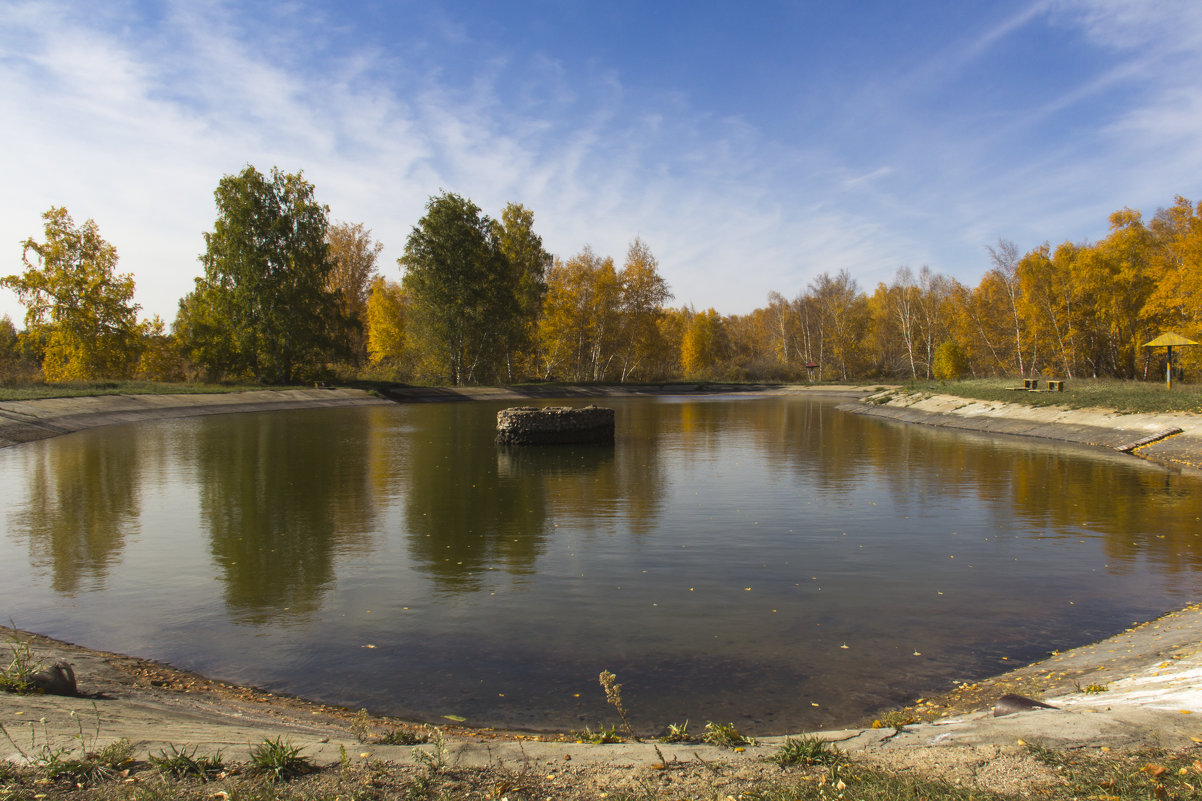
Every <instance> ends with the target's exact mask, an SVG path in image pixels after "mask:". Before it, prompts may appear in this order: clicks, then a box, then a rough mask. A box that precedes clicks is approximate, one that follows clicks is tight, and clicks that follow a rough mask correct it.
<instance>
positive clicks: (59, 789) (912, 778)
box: [0, 739, 1202, 801]
mask: <svg viewBox="0 0 1202 801" xmlns="http://www.w3.org/2000/svg"><path fill="white" fill-rule="evenodd" d="M812 744H815V745H817V747H816V748H810V747H809V746H810V745H812ZM791 746H792V747H791ZM799 746H800V747H799ZM365 747H369V746H365ZM419 753H420V754H421V755H422V756H423V757H424V758H423V759H419V760H418V761H419V762H420V763H421V764H419V765H397V764H395V763H389V762H384V761H381V760H377V759H374V758H372V756H371V754H370V752H367V751H365V752H363V753H361V754H347V753H344V754H343V756H342V759H341V760H340V761H339V762H337V763H334V764H332V765H328V766H318V765H315V764H314V763H313V762H312V761H310V760H309V759H307V758H306V757H305V756H304V755H303V753H300V752H299V751H298V750H297V749H294V748H291V747H290V745H289V744H288V742H287V741H284V740H280V739H277V740H274V741H273V740H268V741H265V742H264V743H263V744H261V746H259V749H258V750H257V751H256V752H255V755H254V757H253V759H252V762H251V763H249V764H234V763H226V762H224V761H223V760H222V758H221V757H220V755H215V756H214V755H208V756H200V757H198V756H197V755H196V753H195V751H194V750H189V749H186V748H185V749H171V750H169V751H167V752H164V753H162V754H160V755H157V756H155V755H152V756H151V757H150V759H149V760H148V761H145V762H143V761H138V760H135V759H134V758H133V757H132V749H131V747H130V745H129V743H128V742H127V741H120V742H117V743H113V744H110V745H108V746H106V747H105V748H102V749H100V750H99V751H97V752H95V753H82V752H80V753H69V752H61V751H60V752H45V753H42V752H39V753H37V754H32V755H27V756H28V757H29V760H30V763H31V764H29V765H27V766H25V767H16V766H14V765H12V764H11V763H2V762H0V799H5V801H8V800H9V799H12V801H16V799H21V800H22V801H25V800H26V799H28V800H29V801H33V800H34V799H44V798H63V799H95V801H134V800H135V799H137V801H160V800H161V801H167V799H195V801H202V799H203V800H207V801H211V800H212V799H226V800H227V801H230V800H232V799H241V800H242V801H252V800H253V801H293V800H294V799H295V801H300V800H301V799H330V800H331V801H333V799H346V800H347V801H350V800H351V799H355V800H356V801H358V800H362V801H368V799H404V800H405V801H427V800H428V801H434V800H435V799H439V800H445V801H458V800H459V799H463V800H464V801H466V800H467V799H473V801H475V800H476V799H492V800H493V801H501V800H502V799H504V800H505V801H536V800H537V801H541V799H552V798H554V799H560V800H561V801H586V799H588V800H590V801H591V799H608V801H680V800H681V799H686V798H688V799H714V800H715V801H726V800H727V799H731V798H738V799H747V801H752V800H755V801H809V800H810V799H812V800H813V801H833V800H834V799H860V800H861V801H873V800H879V801H886V800H888V801H895V800H896V799H915V801H917V800H918V799H949V800H950V799H960V800H961V801H973V800H974V799H975V801H987V800H988V801H1011V800H1012V799H1018V798H1029V797H1031V796H1032V795H1035V796H1036V797H1039V798H1048V799H1106V801H1128V799H1130V801H1135V799H1141V800H1142V799H1177V798H1182V799H1184V798H1197V797H1198V787H1199V782H1200V781H1202V763H1199V762H1198V761H1197V759H1196V757H1195V755H1194V754H1192V753H1190V754H1186V753H1170V752H1166V751H1163V750H1155V751H1141V752H1135V753H1125V754H1118V753H1105V752H1096V753H1093V754H1082V753H1079V752H1071V753H1066V752H1058V751H1052V750H1048V749H1045V748H1041V747H1039V746H1035V745H1030V746H1026V754H1023V755H1021V756H1020V757H1019V758H1020V759H1021V760H1022V761H1023V762H1025V763H1026V764H1027V765H1028V767H1027V768H1026V770H1024V771H1022V774H1023V775H1022V776H1021V778H1019V777H1015V778H1018V779H1019V780H1018V781H1017V782H1009V781H1008V782H1007V784H1009V785H1010V786H1008V787H1007V788H1006V791H1001V792H999V791H998V788H995V787H982V786H980V784H976V786H973V785H974V783H973V782H967V783H964V784H961V783H959V782H955V781H948V780H945V779H941V778H937V777H932V776H924V775H916V774H915V773H914V772H913V771H910V770H888V769H882V768H879V767H873V766H871V765H868V764H865V763H862V762H860V761H858V760H855V759H852V758H849V757H848V756H847V755H844V754H841V753H839V751H838V750H837V749H836V748H834V747H833V746H829V745H827V744H825V743H822V742H821V741H814V742H813V743H810V742H802V741H791V745H790V742H787V743H786V744H785V745H784V746H782V747H781V749H780V751H778V752H777V753H776V754H774V755H772V756H771V757H769V758H768V759H766V760H763V761H761V762H759V763H758V764H757V763H752V764H747V763H745V762H744V763H738V762H736V763H735V764H731V763H727V762H724V761H705V760H701V759H700V758H698V759H697V760H695V761H694V760H690V761H687V762H676V761H671V762H667V763H659V764H657V765H648V766H640V767H636V766H626V767H624V768H604V769H593V768H588V767H584V768H579V769H578V768H572V767H570V766H560V765H554V766H547V765H534V764H531V763H524V764H515V765H511V766H506V765H502V764H497V765H494V766H491V767H487V768H470V769H465V768H459V767H456V766H454V764H452V762H450V761H448V760H447V758H446V756H447V755H446V754H445V753H442V752H440V751H439V750H438V749H437V746H435V747H433V748H432V749H426V750H423V751H421V752H419ZM978 781H979V780H978Z"/></svg>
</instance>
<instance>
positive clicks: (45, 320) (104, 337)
mask: <svg viewBox="0 0 1202 801" xmlns="http://www.w3.org/2000/svg"><path fill="white" fill-rule="evenodd" d="M42 219H43V220H44V221H45V222H44V228H45V241H44V242H37V241H35V240H34V239H33V238H32V237H31V238H29V239H26V240H25V242H24V243H23V244H24V251H23V253H22V256H21V260H22V262H23V263H24V264H25V272H24V273H22V274H20V275H10V276H7V277H5V278H0V286H5V287H8V288H9V289H12V290H13V291H14V292H16V293H17V297H18V299H19V300H20V301H21V303H22V304H23V305H24V306H25V310H26V311H25V328H26V332H27V334H28V335H29V336H31V337H33V338H35V339H38V340H40V341H41V342H42V343H43V345H44V348H45V351H44V354H45V355H44V358H43V361H42V373H43V375H44V376H45V378H46V380H47V381H52V382H61V381H86V380H91V379H96V378H124V377H127V376H129V375H130V374H131V373H132V371H133V369H134V367H135V365H136V364H137V360H138V352H139V346H140V342H141V328H140V326H139V325H138V322H137V314H138V309H139V308H140V307H139V306H138V305H137V304H136V303H134V302H133V298H134V279H133V276H131V275H118V274H117V272H116V267H117V249H116V248H115V247H113V246H112V245H110V244H109V243H108V242H105V241H104V239H102V238H101V236H100V230H99V228H97V226H96V223H95V222H93V221H92V220H88V221H87V222H85V223H84V224H83V226H81V227H76V225H75V223H74V221H73V220H72V219H71V215H70V214H69V213H67V210H66V209H64V208H57V207H56V208H51V209H50V210H49V211H47V212H46V213H45V214H43V215H42Z"/></svg>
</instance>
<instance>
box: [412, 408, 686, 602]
mask: <svg viewBox="0 0 1202 801" xmlns="http://www.w3.org/2000/svg"><path fill="white" fill-rule="evenodd" d="M638 414H639V413H638V412H635V413H634V415H635V416H637V415H638ZM411 419H413V420H414V421H415V423H417V430H416V431H415V432H413V433H412V434H411V435H410V437H409V441H408V443H407V446H406V447H407V452H408V456H409V458H408V459H407V467H406V470H407V473H408V481H407V489H408V493H407V502H406V506H405V510H406V511H405V526H406V530H407V531H408V533H409V538H410V553H411V555H412V556H413V558H414V561H415V563H416V565H417V566H418V567H419V568H420V569H422V570H424V571H425V572H427V573H429V574H430V575H431V576H432V577H433V578H434V579H435V580H436V581H437V583H438V585H439V587H440V588H441V589H443V590H447V591H452V592H471V591H475V590H478V589H480V588H481V587H482V586H483V583H484V574H485V573H486V572H487V571H489V570H491V569H496V568H501V569H502V570H504V571H506V572H507V573H509V574H510V575H513V576H526V575H531V574H533V573H534V571H535V563H536V561H537V559H538V557H539V556H540V555H542V554H543V553H544V552H545V551H546V548H547V545H548V538H549V537H550V536H551V533H552V531H554V530H555V526H558V527H559V530H560V531H562V532H564V533H566V532H568V531H589V530H594V529H596V528H598V527H602V526H605V525H607V524H609V523H611V522H613V521H615V520H619V519H620V520H624V521H627V520H628V521H631V524H632V526H633V528H634V529H635V533H637V532H638V531H641V530H646V529H649V528H650V527H653V526H654V524H655V520H656V516H657V515H658V510H659V505H660V499H661V497H662V487H663V477H662V475H661V471H660V469H659V463H658V460H657V459H656V458H655V451H656V448H655V442H654V439H648V438H647V437H642V436H628V437H626V438H624V439H623V440H622V443H621V446H620V447H616V448H615V447H614V446H554V447H536V448H511V447H500V448H499V447H497V446H495V445H494V444H493V438H494V437H495V434H496V432H495V426H496V420H495V416H494V414H493V410H491V409H488V408H481V407H480V406H477V405H475V404H439V405H431V406H426V407H421V408H419V409H413V410H412V414H411ZM630 424H631V421H630V420H629V419H628V420H626V421H624V424H623V425H624V426H629V425H630ZM634 427H635V428H638V427H639V425H638V424H637V423H636V424H634Z"/></svg>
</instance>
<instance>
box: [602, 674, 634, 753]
mask: <svg viewBox="0 0 1202 801" xmlns="http://www.w3.org/2000/svg"><path fill="white" fill-rule="evenodd" d="M617 680H618V677H617V676H615V675H614V674H612V673H610V672H609V671H608V670H603V671H601V675H600V676H599V677H598V681H599V682H600V683H601V689H603V690H605V700H606V701H608V702H609V703H610V704H611V705H612V706H613V708H614V709H616V710H618V717H620V718H622V730H623V731H625V732H626V735H627V736H628V737H630V739H632V740H635V741H637V740H638V738H637V737H635V736H634V727H632V726H631V725H630V720H629V719H628V718H627V717H626V707H624V706H623V705H622V685H621V684H618V683H617Z"/></svg>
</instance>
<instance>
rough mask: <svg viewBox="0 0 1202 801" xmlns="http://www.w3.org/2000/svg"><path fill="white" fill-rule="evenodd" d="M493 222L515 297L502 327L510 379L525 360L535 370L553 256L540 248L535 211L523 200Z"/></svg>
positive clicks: (507, 376)
mask: <svg viewBox="0 0 1202 801" xmlns="http://www.w3.org/2000/svg"><path fill="white" fill-rule="evenodd" d="M493 226H494V234H495V236H496V240H497V246H498V247H499V248H500V250H501V253H502V255H504V257H505V260H506V265H507V267H508V270H509V277H508V280H509V282H510V284H511V285H512V287H513V290H512V291H513V294H514V301H515V303H514V314H513V315H512V317H511V318H510V319H509V320H508V325H506V326H505V327H504V328H503V329H502V331H501V336H502V337H503V338H504V343H503V350H504V358H505V377H506V378H507V379H508V380H510V381H513V380H514V379H515V377H516V375H517V373H518V372H519V371H520V370H522V369H523V367H522V366H524V364H525V363H526V362H527V361H530V362H531V366H530V368H529V369H531V370H532V371H534V372H537V366H536V365H534V364H533V357H532V352H533V350H534V343H535V339H536V336H537V332H538V318H539V316H540V315H541V314H542V304H543V297H544V296H545V295H546V294H547V269H548V268H549V267H550V266H551V265H552V263H553V262H554V259H553V257H552V256H551V254H550V253H548V252H547V251H546V250H545V249H544V248H543V239H542V237H541V236H539V235H538V234H536V233H535V232H534V212H533V211H531V210H529V209H527V208H526V207H525V206H523V205H522V204H520V203H508V204H506V206H505V208H504V209H502V211H501V219H500V221H498V222H494V223H493ZM520 365H521V366H520Z"/></svg>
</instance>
